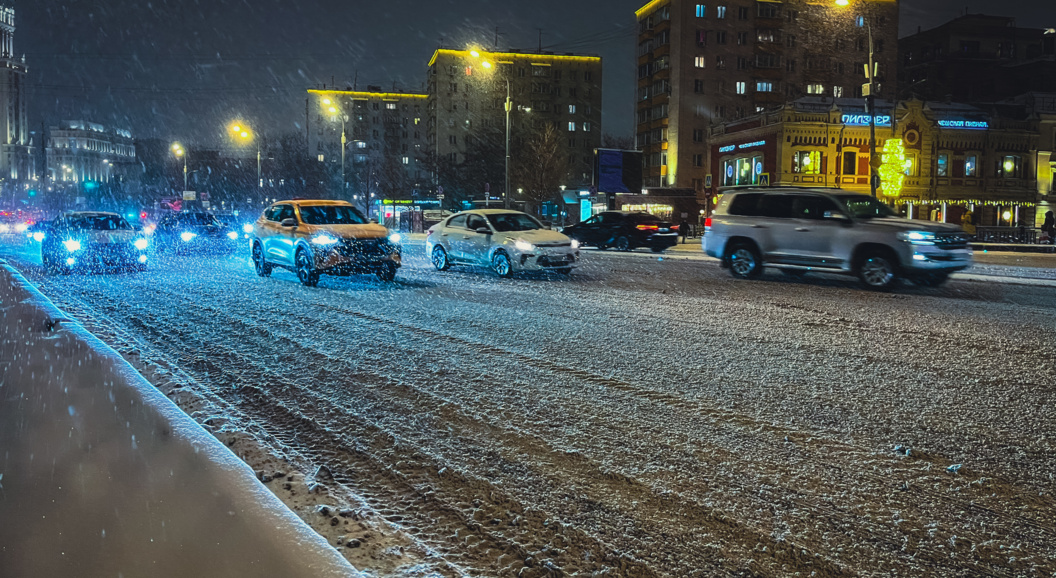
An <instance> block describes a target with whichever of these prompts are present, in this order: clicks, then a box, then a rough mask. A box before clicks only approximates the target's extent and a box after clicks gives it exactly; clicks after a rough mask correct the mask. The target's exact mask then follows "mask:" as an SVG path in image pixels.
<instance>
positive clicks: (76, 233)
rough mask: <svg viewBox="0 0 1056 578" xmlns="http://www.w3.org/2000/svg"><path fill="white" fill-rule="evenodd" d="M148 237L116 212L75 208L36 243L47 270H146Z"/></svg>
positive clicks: (56, 222)
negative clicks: (38, 245) (38, 243)
mask: <svg viewBox="0 0 1056 578" xmlns="http://www.w3.org/2000/svg"><path fill="white" fill-rule="evenodd" d="M149 249H150V240H149V239H147V238H146V237H145V236H143V234H142V232H141V231H140V230H138V229H136V228H135V227H133V226H132V225H130V224H129V223H128V221H126V220H125V218H124V217H122V216H121V215H118V214H117V213H104V212H94V211H75V212H69V213H64V214H63V215H62V216H61V217H59V218H57V219H55V220H54V221H52V223H51V224H50V226H49V227H48V228H47V230H46V231H45V232H44V236H43V237H42V238H41V242H40V260H41V262H42V263H43V265H44V268H45V269H46V270H47V271H49V272H59V273H70V272H72V271H99V270H103V269H113V268H126V269H139V270H142V269H146V267H147V254H148V250H149Z"/></svg>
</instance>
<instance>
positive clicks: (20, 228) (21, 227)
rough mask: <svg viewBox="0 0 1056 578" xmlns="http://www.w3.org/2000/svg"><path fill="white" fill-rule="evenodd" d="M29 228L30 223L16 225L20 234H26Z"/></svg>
mask: <svg viewBox="0 0 1056 578" xmlns="http://www.w3.org/2000/svg"><path fill="white" fill-rule="evenodd" d="M28 228H29V223H19V224H17V225H15V230H16V231H18V232H19V233H24V232H25V231H26V229H28Z"/></svg>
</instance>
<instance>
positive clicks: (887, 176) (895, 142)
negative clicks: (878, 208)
mask: <svg viewBox="0 0 1056 578" xmlns="http://www.w3.org/2000/svg"><path fill="white" fill-rule="evenodd" d="M880 158H881V161H882V162H881V164H880V168H879V169H878V170H877V172H878V173H880V187H881V188H882V189H883V191H884V196H887V197H897V196H899V195H900V194H902V183H903V181H905V179H906V173H905V170H906V168H908V167H907V166H906V163H907V162H909V163H912V162H913V161H912V160H910V161H907V160H906V148H905V147H904V146H902V139H900V138H889V139H887V140H886V141H885V142H884V152H883V154H882V156H881V157H880Z"/></svg>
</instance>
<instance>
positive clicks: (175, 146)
mask: <svg viewBox="0 0 1056 578" xmlns="http://www.w3.org/2000/svg"><path fill="white" fill-rule="evenodd" d="M172 154H174V155H176V158H180V157H183V190H185V191H186V190H187V151H185V150H183V145H181V144H180V143H178V142H174V143H172Z"/></svg>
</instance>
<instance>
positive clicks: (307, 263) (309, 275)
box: [293, 249, 319, 287]
mask: <svg viewBox="0 0 1056 578" xmlns="http://www.w3.org/2000/svg"><path fill="white" fill-rule="evenodd" d="M293 263H294V269H296V272H297V279H299V280H300V281H301V284H302V285H304V286H305V287H315V286H316V285H318V284H319V272H318V271H316V270H315V264H314V263H312V256H311V255H309V254H308V251H305V250H304V249H300V250H299V251H297V255H296V256H295V257H294V258H293Z"/></svg>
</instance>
